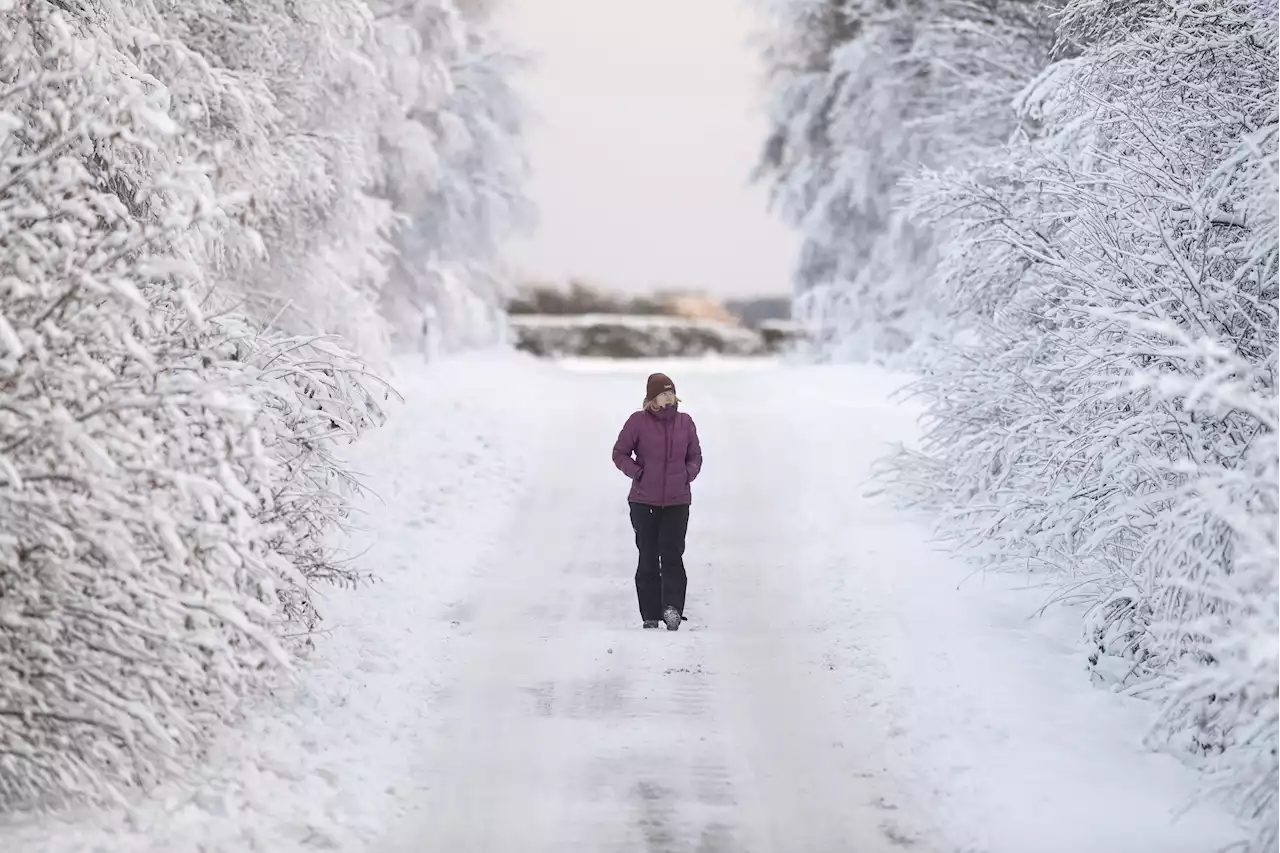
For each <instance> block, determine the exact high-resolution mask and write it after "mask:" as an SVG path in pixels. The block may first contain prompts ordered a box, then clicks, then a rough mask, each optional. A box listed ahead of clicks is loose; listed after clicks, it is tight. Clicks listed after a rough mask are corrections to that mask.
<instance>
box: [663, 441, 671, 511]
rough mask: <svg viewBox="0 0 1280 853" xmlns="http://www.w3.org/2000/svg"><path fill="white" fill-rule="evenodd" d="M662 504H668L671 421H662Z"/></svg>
mask: <svg viewBox="0 0 1280 853" xmlns="http://www.w3.org/2000/svg"><path fill="white" fill-rule="evenodd" d="M662 441H663V451H664V452H663V454H662V505H663V506H666V505H667V466H668V465H670V464H671V422H670V421H663V422H662Z"/></svg>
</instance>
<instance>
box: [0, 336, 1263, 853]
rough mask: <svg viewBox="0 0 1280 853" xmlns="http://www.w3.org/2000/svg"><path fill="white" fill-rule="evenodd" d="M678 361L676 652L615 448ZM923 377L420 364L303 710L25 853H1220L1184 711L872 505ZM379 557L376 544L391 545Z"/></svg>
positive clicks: (380, 455) (373, 440)
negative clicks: (1135, 687)
mask: <svg viewBox="0 0 1280 853" xmlns="http://www.w3.org/2000/svg"><path fill="white" fill-rule="evenodd" d="M655 367H658V368H661V369H664V370H666V371H667V372H669V373H670V374H671V375H672V376H673V378H674V379H675V381H676V383H677V385H678V387H679V391H680V395H681V397H682V398H683V399H684V400H685V403H684V408H685V410H686V411H688V412H690V413H691V414H692V415H693V416H694V417H695V418H696V419H697V422H698V427H699V432H700V434H701V437H702V444H703V449H704V456H705V467H704V470H703V474H702V476H701V477H700V478H699V480H698V482H697V483H696V484H695V485H696V488H695V494H694V506H693V510H692V515H691V522H690V532H689V546H688V552H687V556H686V564H687V567H688V573H689V604H688V608H687V613H686V615H687V616H688V619H689V621H688V622H686V623H685V625H684V627H683V628H682V629H681V630H680V631H679V632H676V633H669V632H667V631H642V630H640V627H639V614H638V613H637V611H636V606H635V599H634V592H633V587H632V573H633V571H634V565H635V557H634V548H633V545H632V539H631V531H630V527H629V524H628V521H627V514H626V503H625V493H626V487H627V483H626V480H625V479H624V478H623V477H622V475H621V474H619V473H618V472H617V471H616V470H615V469H614V468H613V467H612V465H611V463H610V459H609V450H610V447H611V444H612V441H613V439H614V437H615V435H616V433H617V430H618V428H619V427H620V425H621V423H622V420H623V419H624V418H625V416H626V414H627V413H628V412H630V411H631V410H632V409H634V408H635V407H636V406H637V405H638V403H639V398H640V396H642V391H643V387H644V378H645V376H646V375H647V373H648V372H649V370H650V369H653V368H655ZM899 381H900V380H899V378H895V377H893V376H889V375H887V374H884V373H883V372H879V371H875V370H872V369H867V368H855V367H812V366H811V367H803V368H801V367H785V366H781V365H776V364H772V363H767V362H729V363H715V362H710V363H700V364H672V363H670V362H668V363H664V364H662V365H649V364H640V363H630V364H611V363H586V362H580V363H577V364H575V365H571V366H567V367H555V366H551V365H547V364H537V363H533V362H531V361H529V360H527V359H523V358H518V357H515V356H510V355H477V356H471V357H468V358H466V359H462V360H459V361H456V362H450V363H446V364H443V365H438V366H435V367H433V368H431V369H430V370H422V369H421V368H416V367H412V366H406V369H405V371H404V372H403V373H402V375H401V376H400V377H399V378H398V380H397V385H398V387H399V388H400V390H401V391H402V392H404V393H405V395H406V397H407V399H408V403H407V404H406V406H405V407H403V409H402V410H400V411H397V412H396V413H395V415H394V417H393V421H392V422H391V424H390V425H389V426H388V427H387V428H386V429H384V430H382V431H380V432H379V433H376V434H374V435H372V436H371V437H370V439H369V441H368V442H367V444H366V446H362V447H360V448H358V457H357V460H356V461H357V463H358V467H359V468H360V469H361V470H363V471H364V473H365V475H366V478H367V479H368V481H369V483H370V484H371V485H372V487H373V488H374V490H375V491H376V492H377V493H378V495H379V498H380V500H372V499H371V500H370V501H369V503H368V504H367V508H368V511H369V512H368V515H367V517H366V518H365V519H364V523H365V525H366V529H365V530H364V531H363V532H361V533H360V534H358V535H357V536H356V537H355V538H354V539H353V541H352V542H351V543H350V544H351V547H352V548H353V549H355V550H358V551H364V552H365V553H364V556H363V557H362V558H361V559H362V562H363V565H364V567H365V568H368V569H370V570H372V571H375V572H377V573H378V574H379V575H380V577H381V582H380V583H378V584H377V585H375V586H373V587H370V588H367V589H364V590H361V591H357V592H354V593H349V592H340V593H333V594H331V595H330V596H329V601H328V602H327V608H326V614H327V616H328V625H329V627H330V628H331V633H329V634H326V635H325V636H323V637H321V638H320V640H319V648H318V650H317V652H316V653H315V655H314V659H313V660H312V661H311V662H310V663H309V664H308V666H307V667H306V668H305V669H304V670H303V673H302V678H301V684H300V686H299V689H298V692H297V695H296V696H294V697H291V698H290V699H289V700H288V701H287V702H286V703H285V704H284V706H283V707H282V708H281V709H280V710H275V711H271V712H268V713H265V714H263V715H260V716H258V717H256V718H255V719H254V721H253V723H252V725H250V726H249V727H248V728H246V729H244V730H242V731H241V732H240V733H239V734H238V735H236V736H235V737H231V736H229V737H227V738H225V739H224V740H223V741H222V742H221V743H220V745H219V748H218V750H217V751H216V752H215V754H214V755H212V756H211V757H210V759H209V761H208V762H206V763H205V764H204V765H203V766H202V769H201V770H200V772H199V774H198V775H197V777H196V778H195V779H194V781H193V782H188V783H185V784H178V785H174V786H171V787H170V788H169V789H167V790H166V791H164V792H161V794H160V795H159V796H157V797H153V798H151V799H149V800H146V801H144V802H143V803H142V804H140V805H139V806H138V807H137V808H135V809H134V810H133V811H132V812H131V813H129V814H125V813H124V812H119V811H115V812H95V813H88V814H81V815H74V816H72V818H73V821H71V822H65V823H60V824H51V823H49V822H38V823H34V824H33V823H21V822H20V823H19V824H17V825H9V826H5V825H0V839H3V840H4V841H6V842H10V841H12V842H13V843H12V844H9V843H6V844H5V845H0V847H3V849H5V850H6V853H8V852H9V851H12V852H13V853H34V851H37V850H39V851H41V853H66V851H71V850H77V851H95V853H115V851H142V850H147V851H161V850H163V851H165V853H178V851H197V850H198V851H202V853H224V851H225V853H231V851H244V850H262V851H271V853H288V851H294V850H298V851H301V850H317V849H330V850H342V851H379V853H381V852H382V851H390V853H431V851H437V850H451V851H467V853H472V851H474V853H506V851H513V852H514V851H520V853H538V851H557V853H563V851H575V853H596V851H614V850H617V851H623V850H625V851H670V853H677V851H732V853H806V851H813V853H838V851H858V853H874V852H875V851H881V850H901V849H904V848H910V849H912V850H917V851H929V853H1027V851H1031V850H1034V851H1037V853H1121V851H1124V853H1145V851H1152V853H1156V851H1159V853H1209V851H1212V850H1214V849H1216V848H1217V847H1219V846H1221V845H1222V844H1224V843H1226V842H1228V841H1231V840H1232V839H1234V838H1236V837H1238V836H1237V834H1236V832H1235V830H1234V829H1232V827H1231V825H1230V823H1229V822H1228V821H1227V820H1226V819H1225V818H1224V817H1223V816H1222V815H1221V814H1219V813H1218V812H1216V811H1215V810H1212V809H1200V810H1196V811H1194V812H1192V813H1191V814H1188V815H1187V816H1185V817H1184V818H1183V819H1182V820H1181V821H1179V822H1177V823H1174V822H1173V817H1174V815H1173V812H1174V810H1175V809H1178V808H1179V807H1181V806H1183V805H1184V801H1185V799H1186V798H1187V797H1188V796H1189V795H1190V794H1191V792H1192V783H1193V778H1192V776H1191V774H1190V773H1189V771H1187V770H1185V769H1184V768H1182V767H1181V766H1179V765H1178V764H1177V763H1176V762H1175V761H1174V760H1173V759H1171V758H1168V757H1164V756H1155V755H1150V754H1145V753H1143V752H1142V751H1141V750H1140V748H1139V744H1138V741H1139V739H1140V737H1141V734H1142V725H1143V722H1144V720H1145V719H1146V718H1147V715H1148V714H1149V711H1150V709H1148V708H1144V707H1143V706H1142V705H1141V703H1137V702H1135V701H1133V700H1124V699H1120V698H1118V697H1116V696H1114V695H1111V694H1108V693H1105V692H1103V691H1100V690H1094V689H1091V688H1090V687H1089V685H1088V682H1087V678H1086V675H1085V673H1084V671H1083V666H1082V664H1083V661H1082V658H1081V655H1080V652H1079V649H1078V647H1077V646H1076V645H1074V639H1075V634H1074V629H1073V628H1072V627H1071V624H1070V622H1069V620H1067V619H1066V618H1065V616H1061V615H1060V616H1057V617H1054V616H1050V617H1046V618H1043V619H1038V620H1029V619H1027V618H1026V617H1028V616H1029V615H1030V614H1031V613H1032V612H1033V611H1034V609H1035V605H1036V604H1038V603H1039V601H1040V594H1039V593H1036V592H1034V591H1026V590H1018V589H1016V588H1015V587H1016V586H1017V584H1018V583H1019V581H1018V579H1008V578H1000V579H996V578H986V579H983V578H981V577H979V578H976V579H972V580H971V581H970V582H969V583H965V584H963V585H961V583H962V581H964V580H965V578H966V576H967V575H968V573H969V570H968V569H966V568H964V567H963V566H961V565H959V564H958V563H957V562H956V561H955V560H954V559H952V558H949V557H946V556H944V555H941V554H938V553H936V552H935V551H934V550H932V549H931V548H930V546H929V545H928V543H927V529H926V528H925V527H924V526H922V525H921V523H920V522H919V520H915V519H912V518H910V517H908V516H905V515H903V514H901V513H898V512H896V511H894V510H893V509H891V508H890V507H888V506H887V505H886V504H885V503H883V502H879V501H876V500H873V499H871V498H868V497H866V496H865V495H864V491H863V485H864V481H865V479H866V477H867V475H868V473H869V470H870V467H871V465H872V463H873V462H874V460H876V459H877V458H878V457H880V456H882V455H883V454H884V453H885V451H886V450H887V448H888V445H889V443H891V442H895V441H899V440H905V441H907V442H910V441H911V440H912V439H913V437H914V435H915V416H914V413H913V412H911V411H910V410H909V409H907V408H904V407H901V406H898V405H895V404H893V403H890V402H889V401H888V395H889V393H890V392H891V391H892V389H894V388H895V387H896V386H897V385H898V383H899ZM366 549H367V550H366Z"/></svg>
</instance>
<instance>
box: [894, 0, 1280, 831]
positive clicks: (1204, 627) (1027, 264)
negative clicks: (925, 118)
mask: <svg viewBox="0 0 1280 853" xmlns="http://www.w3.org/2000/svg"><path fill="white" fill-rule="evenodd" d="M1060 24H1061V27H1062V30H1061V35H1062V37H1063V39H1064V41H1066V42H1069V43H1071V44H1073V45H1075V46H1076V48H1077V49H1078V50H1079V51H1080V53H1079V54H1078V55H1076V56H1073V57H1070V58H1064V59H1062V60H1060V61H1058V62H1056V63H1054V64H1052V65H1051V66H1049V67H1048V68H1047V69H1046V70H1045V71H1044V72H1043V73H1042V74H1040V75H1039V76H1038V77H1037V78H1036V79H1035V80H1034V82H1033V83H1032V84H1031V85H1030V86H1028V87H1027V88H1026V90H1025V91H1024V92H1023V94H1022V95H1021V96H1020V97H1019V99H1018V100H1017V102H1016V106H1017V109H1018V110H1019V114H1020V116H1021V117H1022V119H1023V127H1024V128H1027V132H1026V133H1024V134H1023V135H1021V136H1020V137H1019V138H1018V139H1017V140H1016V141H1015V142H1014V144H1012V145H1011V146H1010V147H1009V149H1008V150H1006V151H1004V152H1001V153H1000V154H999V155H998V156H995V157H986V158H984V159H982V160H980V161H978V162H974V163H970V164H966V167H965V168H962V169H954V170H948V171H941V172H934V173H929V174H926V175H925V176H924V177H923V178H922V179H921V180H920V182H919V183H917V184H916V185H915V187H914V191H915V192H916V193H917V195H916V197H915V202H914V212H915V214H916V215H917V216H918V217H919V219H920V220H921V221H922V222H924V223H925V224H929V225H934V226H935V227H936V228H937V231H936V233H940V234H943V233H945V234H948V235H950V237H951V240H950V242H948V243H945V244H944V245H943V246H942V255H943V261H942V263H941V266H940V269H939V274H938V277H937V278H936V279H935V285H936V287H937V290H936V293H937V296H938V299H939V304H941V305H943V306H945V307H946V308H948V309H949V311H950V314H949V318H950V319H951V321H952V322H954V323H956V324H957V325H961V326H964V327H966V328H967V329H969V330H970V331H971V333H972V337H971V339H970V340H969V341H968V342H966V343H965V344H957V343H939V344H938V345H937V348H936V351H935V355H934V358H933V359H932V363H931V364H930V369H929V371H928V372H927V374H926V377H925V379H924V380H922V382H921V383H920V384H919V386H918V387H917V390H918V391H919V392H920V393H921V394H922V395H923V396H924V398H925V400H926V401H927V404H928V411H929V424H930V427H929V431H928V441H927V445H926V454H927V455H925V456H923V457H916V458H912V459H905V460H900V467H899V473H900V474H904V475H908V476H909V477H910V480H911V481H912V482H916V483H920V482H925V480H924V479H922V478H921V477H920V476H918V472H913V471H912V468H913V467H914V466H915V465H917V464H918V465H922V466H925V467H926V468H928V478H929V480H930V481H931V482H932V484H933V485H932V488H931V492H932V495H931V497H932V498H933V499H935V500H936V501H937V502H938V504H939V505H940V506H941V507H942V508H943V510H944V511H945V512H946V515H947V519H948V520H947V521H946V522H945V524H944V530H945V531H946V533H947V534H948V535H950V536H951V537H953V538H954V539H955V541H956V542H957V544H959V545H962V546H963V547H964V548H965V549H966V551H967V552H968V553H970V554H973V555H975V556H977V557H979V558H980V559H982V560H983V561H984V562H985V563H986V564H987V565H996V566H999V565H1007V566H1016V567H1018V568H1020V569H1025V568H1027V567H1034V568H1040V569H1043V570H1045V571H1047V572H1050V573H1053V575H1054V576H1055V578H1056V581H1057V584H1058V588H1059V593H1058V598H1059V599H1060V600H1064V601H1074V602H1080V603H1083V604H1086V605H1088V614H1089V615H1088V620H1087V625H1088V628H1087V632H1088V637H1089V642H1090V654H1089V660H1090V663H1091V666H1092V668H1093V672H1094V675H1095V677H1096V678H1097V679H1098V680H1099V681H1100V682H1103V683H1105V684H1108V685H1111V686H1113V687H1114V688H1115V689H1123V690H1129V691H1132V692H1135V693H1140V694H1143V695H1148V696H1151V697H1152V698H1154V699H1156V700H1157V701H1158V702H1159V703H1160V706H1161V708H1162V711H1161V717H1160V726H1159V728H1158V733H1159V734H1160V735H1162V736H1163V738H1165V739H1166V740H1167V741H1168V742H1171V743H1172V744H1174V745H1176V747H1178V748H1181V749H1183V750H1186V751H1189V752H1190V753H1192V754H1194V755H1196V756H1198V757H1199V758H1200V759H1201V760H1202V761H1203V762H1204V766H1205V768H1206V770H1207V771H1208V772H1209V774H1210V775H1209V777H1208V778H1209V779H1210V781H1211V784H1212V785H1214V786H1215V787H1216V788H1218V789H1219V790H1220V792H1221V793H1222V794H1223V797H1224V799H1225V801H1226V802H1227V803H1229V804H1231V805H1233V806H1235V807H1237V808H1238V809H1239V810H1240V813H1241V815H1242V816H1243V817H1244V818H1246V819H1248V820H1249V821H1250V822H1251V823H1252V825H1253V826H1255V827H1256V828H1257V831H1258V834H1257V837H1256V839H1255V845H1254V848H1253V849H1256V850H1258V851H1262V850H1272V849H1274V846H1275V843H1276V835H1275V832H1276V823H1277V810H1276V808H1277V807H1276V787H1277V772H1276V768H1277V753H1276V749H1277V735H1276V727H1277V689H1278V688H1277V632H1278V631H1280V624H1278V623H1277V605H1278V595H1277V574H1276V563H1277V546H1276V523H1277V487H1278V483H1277V447H1276V441H1277V433H1276V427H1277V388H1276V379H1277V295H1278V293H1277V259H1278V248H1277V191H1278V185H1277V79H1276V67H1277V31H1276V20H1275V16H1274V10H1272V11H1271V13H1270V14H1267V13H1265V11H1264V10H1263V7H1262V6H1260V5H1259V4H1256V3H1252V2H1246V0H1175V2H1159V3H1154V2H1153V3H1127V2H1114V3H1113V2H1108V0H1072V2H1070V3H1068V4H1067V5H1066V6H1065V8H1064V9H1063V13H1062V16H1061V18H1060Z"/></svg>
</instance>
